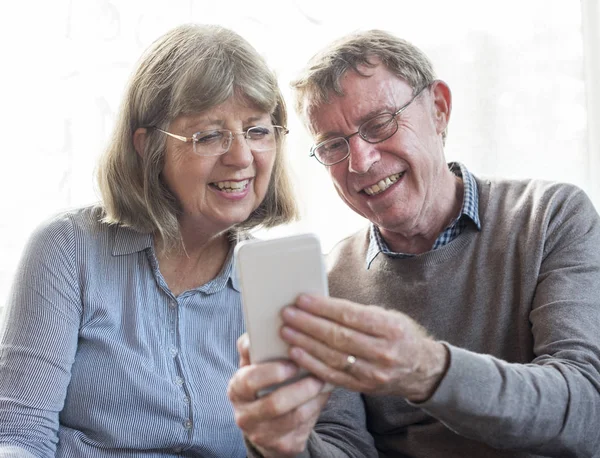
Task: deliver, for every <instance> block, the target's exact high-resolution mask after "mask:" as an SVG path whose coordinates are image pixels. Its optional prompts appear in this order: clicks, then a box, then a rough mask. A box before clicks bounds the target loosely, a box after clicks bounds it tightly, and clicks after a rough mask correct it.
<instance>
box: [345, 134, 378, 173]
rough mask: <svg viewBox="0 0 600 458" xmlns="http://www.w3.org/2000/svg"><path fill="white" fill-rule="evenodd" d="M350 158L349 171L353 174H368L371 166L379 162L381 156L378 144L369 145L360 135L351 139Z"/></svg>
mask: <svg viewBox="0 0 600 458" xmlns="http://www.w3.org/2000/svg"><path fill="white" fill-rule="evenodd" d="M348 144H349V145H350V156H349V157H348V169H349V170H350V172H353V173H360V174H362V173H367V172H368V171H369V169H370V168H371V166H372V165H373V164H375V163H376V162H378V161H379V159H380V158H381V155H380V153H379V150H378V149H377V145H376V144H372V143H367V142H366V141H364V140H363V139H362V138H360V136H359V135H355V136H354V137H352V138H350V139H349V142H348Z"/></svg>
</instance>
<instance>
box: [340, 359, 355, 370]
mask: <svg viewBox="0 0 600 458" xmlns="http://www.w3.org/2000/svg"><path fill="white" fill-rule="evenodd" d="M355 362H356V356H354V355H348V356H347V357H346V364H344V369H343V371H344V372H350V370H351V369H352V366H354V363H355Z"/></svg>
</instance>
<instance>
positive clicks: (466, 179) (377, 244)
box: [366, 162, 481, 270]
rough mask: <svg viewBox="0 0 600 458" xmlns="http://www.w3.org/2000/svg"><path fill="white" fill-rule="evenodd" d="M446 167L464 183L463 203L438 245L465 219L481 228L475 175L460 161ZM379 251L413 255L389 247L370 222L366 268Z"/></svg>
mask: <svg viewBox="0 0 600 458" xmlns="http://www.w3.org/2000/svg"><path fill="white" fill-rule="evenodd" d="M448 168H449V169H450V171H451V172H452V173H454V174H455V175H456V176H458V177H461V178H462V180H463V185H464V195H463V204H462V208H461V210H460V215H459V217H458V218H457V219H456V220H455V221H454V222H453V223H452V224H451V225H450V227H448V228H447V229H446V230H444V232H442V233H441V234H440V235H439V236H438V239H437V240H436V243H435V244H434V246H436V247H439V246H441V245H442V244H440V243H438V241H440V240H441V239H443V238H445V239H447V242H446V243H448V242H449V241H451V240H452V238H453V237H455V236H456V235H457V231H456V226H457V225H459V224H466V223H465V222H466V221H470V222H471V224H474V225H475V227H476V228H477V230H481V222H480V220H479V192H478V190H477V183H476V182H475V177H474V176H473V174H471V173H470V172H469V171H468V170H467V168H466V167H465V166H464V165H463V164H461V163H460V162H450V163H449V164H448ZM458 233H460V232H458ZM453 234H456V235H453ZM434 249H435V248H434ZM379 253H383V254H385V255H386V256H392V257H395V258H410V257H414V256H415V255H413V254H407V253H396V252H393V251H391V250H390V249H389V247H388V246H387V244H386V243H385V240H384V239H383V237H382V236H381V232H380V231H379V228H378V227H377V226H375V225H374V224H371V227H370V230H369V247H368V249H367V256H366V268H367V270H368V269H369V268H370V267H371V263H372V262H373V260H374V259H375V258H376V257H377V255H378V254H379Z"/></svg>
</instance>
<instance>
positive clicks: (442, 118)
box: [431, 80, 452, 134]
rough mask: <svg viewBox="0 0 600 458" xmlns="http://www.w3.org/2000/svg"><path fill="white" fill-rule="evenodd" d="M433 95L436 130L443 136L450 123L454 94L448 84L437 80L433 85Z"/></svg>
mask: <svg viewBox="0 0 600 458" xmlns="http://www.w3.org/2000/svg"><path fill="white" fill-rule="evenodd" d="M431 94H432V97H433V108H434V119H435V125H436V130H437V132H438V133H439V134H441V133H442V132H444V131H445V130H446V128H447V127H448V122H449V121H450V113H451V111H452V93H451V92H450V88H449V87H448V85H447V84H446V83H444V82H443V81H442V80H435V81H434V82H433V83H431Z"/></svg>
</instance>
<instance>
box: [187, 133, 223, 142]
mask: <svg viewBox="0 0 600 458" xmlns="http://www.w3.org/2000/svg"><path fill="white" fill-rule="evenodd" d="M194 138H195V139H196V143H211V142H218V141H221V140H222V139H223V132H221V131H218V130H213V131H209V132H198V133H197V134H195V135H194Z"/></svg>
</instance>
